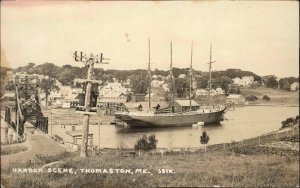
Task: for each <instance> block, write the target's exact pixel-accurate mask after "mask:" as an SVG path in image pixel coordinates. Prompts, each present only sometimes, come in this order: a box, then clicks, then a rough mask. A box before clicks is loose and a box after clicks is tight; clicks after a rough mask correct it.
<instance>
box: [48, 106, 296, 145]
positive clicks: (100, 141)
mask: <svg viewBox="0 0 300 188" xmlns="http://www.w3.org/2000/svg"><path fill="white" fill-rule="evenodd" d="M296 115H298V107H268V106H247V107H240V108H236V109H235V110H234V111H228V112H227V113H226V119H227V120H224V121H223V122H221V123H220V124H211V125H205V126H200V127H192V126H189V127H163V128H143V129H132V128H123V127H119V126H115V125H100V126H98V125H90V133H93V135H94V136H93V137H94V139H93V143H94V144H95V145H98V146H100V147H111V148H117V147H123V146H126V147H133V146H134V144H135V143H136V140H137V139H138V138H140V137H142V136H143V134H147V135H150V134H155V136H156V138H157V139H158V147H163V148H172V147H198V146H200V136H201V134H202V131H204V130H205V131H206V132H207V133H208V135H209V137H210V140H209V143H208V144H217V143H224V142H231V141H239V140H242V139H246V138H251V137H254V136H258V135H261V134H264V133H267V132H271V131H275V130H278V129H279V128H280V127H281V122H282V121H283V120H284V119H286V118H288V117H295V116H296ZM71 129H72V127H71V126H70V127H69V126H66V127H65V128H64V127H61V126H54V128H53V134H57V135H59V136H61V137H64V136H65V131H68V130H71ZM81 129H82V126H77V127H76V130H81Z"/></svg>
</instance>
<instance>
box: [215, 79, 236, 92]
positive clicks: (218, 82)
mask: <svg viewBox="0 0 300 188" xmlns="http://www.w3.org/2000/svg"><path fill="white" fill-rule="evenodd" d="M232 83H233V81H232V80H231V78H229V77H227V76H221V77H217V78H216V79H215V81H214V83H213V86H212V87H213V88H217V87H218V86H219V87H221V88H222V89H223V90H224V91H225V92H227V91H228V86H229V84H232Z"/></svg>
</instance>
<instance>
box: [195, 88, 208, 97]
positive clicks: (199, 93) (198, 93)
mask: <svg viewBox="0 0 300 188" xmlns="http://www.w3.org/2000/svg"><path fill="white" fill-rule="evenodd" d="M206 95H208V91H206V90H205V89H197V90H196V96H206Z"/></svg>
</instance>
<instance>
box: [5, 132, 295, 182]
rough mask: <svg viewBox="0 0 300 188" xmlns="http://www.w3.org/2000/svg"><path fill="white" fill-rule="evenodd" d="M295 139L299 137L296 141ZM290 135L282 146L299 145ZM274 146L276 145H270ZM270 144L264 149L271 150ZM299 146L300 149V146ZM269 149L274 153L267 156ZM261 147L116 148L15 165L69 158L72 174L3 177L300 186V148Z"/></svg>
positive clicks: (8, 172)
mask: <svg viewBox="0 0 300 188" xmlns="http://www.w3.org/2000/svg"><path fill="white" fill-rule="evenodd" d="M294 137H295V138H294ZM294 137H291V136H286V137H282V138H280V139H279V140H273V141H276V142H279V141H286V142H291V143H294V144H299V142H298V141H299V134H296V135H294ZM270 142H271V141H270ZM266 144H267V143H264V146H265V147H267V145H266ZM298 146H299V145H298ZM266 151H269V152H266ZM272 151H273V149H270V148H269V150H267V149H266V148H261V146H260V145H255V144H253V145H243V146H241V145H239V144H237V145H235V144H232V145H231V146H230V147H227V149H220V148H218V147H215V148H214V147H208V150H207V153H204V152H203V150H200V151H196V152H190V153H189V152H185V153H177V152H176V153H175V152H169V153H166V154H164V156H162V155H161V154H150V153H147V154H143V155H142V156H140V157H138V156H135V155H131V154H129V153H124V152H123V153H122V152H118V151H117V150H110V151H106V152H105V153H104V152H103V153H102V154H100V155H98V156H92V157H89V158H87V159H80V158H78V157H76V156H77V155H76V154H66V155H61V156H58V157H56V158H55V157H54V158H53V157H52V158H49V157H48V158H47V157H43V156H38V158H36V159H35V160H34V161H31V163H27V164H12V165H11V168H13V167H22V166H23V167H31V168H33V167H36V168H37V167H40V166H42V165H44V164H46V163H49V162H52V161H56V160H63V161H64V162H63V164H61V165H60V167H61V168H68V169H69V168H72V169H73V170H74V171H76V170H77V173H76V174H69V173H63V174H59V173H47V172H44V173H38V174H32V173H13V172H12V170H11V169H7V170H3V169H2V173H1V179H2V184H3V185H4V187H161V186H174V187H183V186H185V187H191V186H193V187H197V186H206V187H207V186H210V187H211V186H214V185H219V186H226V187H296V186H299V181H298V178H299V154H298V152H299V150H298V152H290V153H289V155H282V152H284V153H285V152H287V150H283V148H281V149H280V148H279V151H280V152H272ZM81 168H82V169H109V168H112V169H131V170H132V171H133V172H135V169H148V171H149V172H151V173H146V174H144V173H133V174H121V173H116V172H114V173H112V174H110V173H96V174H90V173H81V171H80V169H81ZM158 169H172V170H173V171H174V172H175V173H170V174H162V173H159V171H158Z"/></svg>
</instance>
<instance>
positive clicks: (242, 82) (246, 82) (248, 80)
mask: <svg viewBox="0 0 300 188" xmlns="http://www.w3.org/2000/svg"><path fill="white" fill-rule="evenodd" d="M232 81H233V84H234V85H238V86H251V85H252V84H253V83H254V77H253V76H243V77H242V79H241V78H238V77H236V78H234V79H232Z"/></svg>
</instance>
